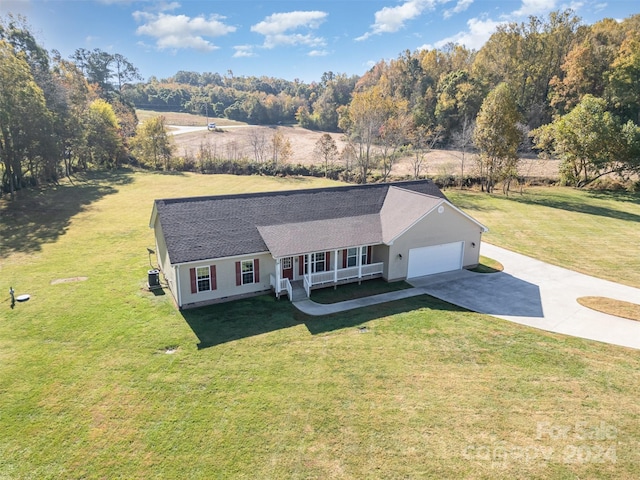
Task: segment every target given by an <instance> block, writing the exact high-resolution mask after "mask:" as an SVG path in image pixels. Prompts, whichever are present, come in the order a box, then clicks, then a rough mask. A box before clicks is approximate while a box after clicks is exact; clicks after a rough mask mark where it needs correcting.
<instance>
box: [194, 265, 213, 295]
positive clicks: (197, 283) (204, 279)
mask: <svg viewBox="0 0 640 480" xmlns="http://www.w3.org/2000/svg"><path fill="white" fill-rule="evenodd" d="M189 276H190V277H191V293H200V292H206V291H209V290H215V289H216V288H217V284H216V266H215V265H210V266H208V267H197V268H190V269H189Z"/></svg>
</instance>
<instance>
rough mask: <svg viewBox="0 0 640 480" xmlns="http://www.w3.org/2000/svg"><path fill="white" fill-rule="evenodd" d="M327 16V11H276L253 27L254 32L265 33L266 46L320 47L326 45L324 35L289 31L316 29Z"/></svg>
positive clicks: (264, 45)
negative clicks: (318, 35) (317, 35)
mask: <svg viewBox="0 0 640 480" xmlns="http://www.w3.org/2000/svg"><path fill="white" fill-rule="evenodd" d="M326 18H327V13H326V12H320V11H309V12H287V13H274V14H273V15H270V16H268V17H266V18H265V19H264V20H263V21H261V22H259V23H257V24H255V25H253V26H252V27H251V31H252V32H256V33H259V34H261V35H264V44H263V47H265V48H275V47H277V46H293V45H307V46H310V47H318V46H323V45H325V43H326V42H325V40H324V38H322V37H316V36H314V35H312V34H311V33H305V34H303V33H289V32H293V31H296V30H305V31H308V30H315V29H317V28H318V27H319V26H320V25H321V24H322V22H324V20H325V19H326Z"/></svg>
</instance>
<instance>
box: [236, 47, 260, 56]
mask: <svg viewBox="0 0 640 480" xmlns="http://www.w3.org/2000/svg"><path fill="white" fill-rule="evenodd" d="M233 48H234V50H235V51H236V52H235V53H234V54H233V58H243V57H255V56H256V54H255V53H254V52H253V46H252V45H236V46H235V47H233Z"/></svg>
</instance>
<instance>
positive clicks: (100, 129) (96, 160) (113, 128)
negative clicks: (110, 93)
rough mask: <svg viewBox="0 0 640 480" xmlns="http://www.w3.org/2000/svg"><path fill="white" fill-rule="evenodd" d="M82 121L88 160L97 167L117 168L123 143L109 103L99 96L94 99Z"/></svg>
mask: <svg viewBox="0 0 640 480" xmlns="http://www.w3.org/2000/svg"><path fill="white" fill-rule="evenodd" d="M84 123H85V131H86V135H87V150H86V154H87V157H88V160H90V161H91V162H92V163H93V164H94V165H96V166H99V167H107V168H117V167H118V162H119V160H120V158H121V157H122V156H123V153H124V145H123V143H122V137H121V136H120V126H119V125H118V119H117V118H116V114H115V112H114V111H113V108H112V107H111V105H110V104H109V103H107V102H106V101H105V100H102V99H100V98H99V99H97V100H94V101H93V102H91V104H90V105H89V109H88V112H87V114H86V116H85V119H84ZM85 165H86V161H85Z"/></svg>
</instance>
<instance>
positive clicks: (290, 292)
mask: <svg viewBox="0 0 640 480" xmlns="http://www.w3.org/2000/svg"><path fill="white" fill-rule="evenodd" d="M282 284H284V288H285V289H286V290H287V295H289V301H290V302H292V301H293V287H292V286H291V282H290V281H289V279H288V278H283V279H282V280H280V285H282Z"/></svg>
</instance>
